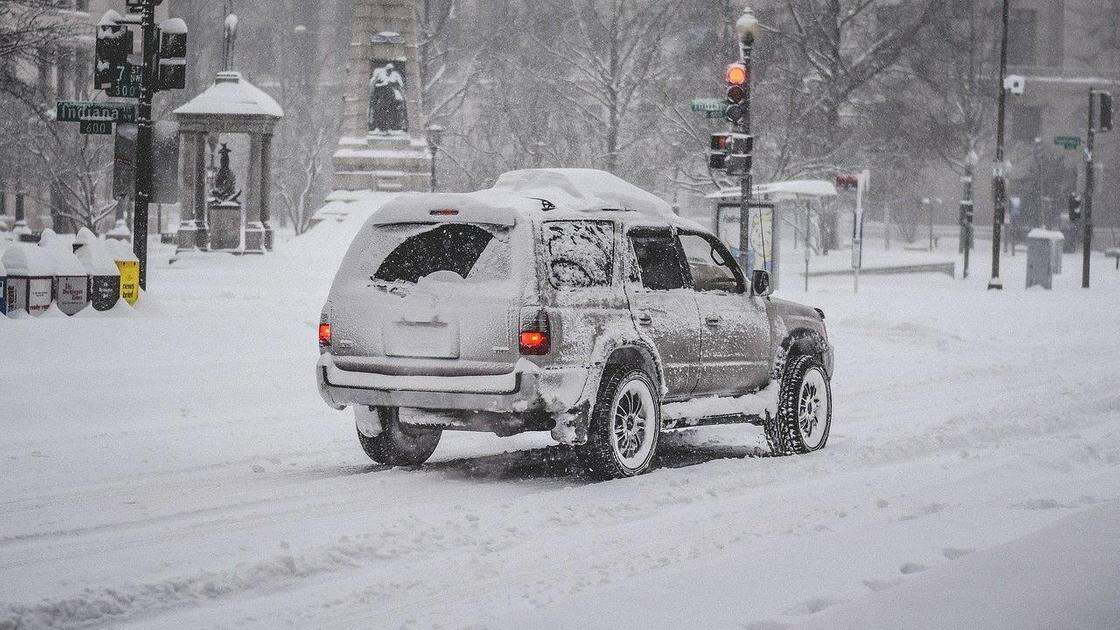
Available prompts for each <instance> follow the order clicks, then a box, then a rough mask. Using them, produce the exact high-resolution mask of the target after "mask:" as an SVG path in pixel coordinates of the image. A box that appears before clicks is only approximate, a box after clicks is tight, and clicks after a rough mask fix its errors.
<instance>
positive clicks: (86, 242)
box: [74, 228, 121, 311]
mask: <svg viewBox="0 0 1120 630" xmlns="http://www.w3.org/2000/svg"><path fill="white" fill-rule="evenodd" d="M74 255H75V256H77V257H78V260H80V261H82V266H84V267H85V269H86V273H88V274H89V299H90V302H91V303H92V304H93V308H94V310H98V311H107V310H110V309H112V308H113V307H114V306H116V305H117V301H118V300H120V299H121V271H120V269H117V264H116V263H114V262H113V258H112V256H110V255H109V252H108V251H106V247H105V243H103V242H101V241H99V240H98V239H97V237H96V236H94V235H93V232H90V231H89V229H88V228H82V229H81V230H79V231H78V236H77V237H76V238H75V239H74Z"/></svg>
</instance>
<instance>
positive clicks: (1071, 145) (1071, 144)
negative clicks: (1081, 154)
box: [1054, 136, 1081, 151]
mask: <svg viewBox="0 0 1120 630" xmlns="http://www.w3.org/2000/svg"><path fill="white" fill-rule="evenodd" d="M1054 144H1056V145H1057V146H1059V147H1062V148H1063V149H1065V150H1066V151H1076V150H1077V149H1079V148H1081V138H1079V137H1078V136H1058V137H1057V138H1054Z"/></svg>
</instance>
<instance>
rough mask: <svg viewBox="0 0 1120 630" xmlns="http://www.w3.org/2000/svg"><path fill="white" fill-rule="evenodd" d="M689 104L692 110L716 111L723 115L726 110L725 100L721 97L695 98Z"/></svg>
mask: <svg viewBox="0 0 1120 630" xmlns="http://www.w3.org/2000/svg"><path fill="white" fill-rule="evenodd" d="M689 105H690V107H692V111H694V112H709V113H711V112H718V113H719V115H720V116H723V115H724V112H726V111H727V100H726V99H722V98H695V99H692V102H691V103H690V104H689Z"/></svg>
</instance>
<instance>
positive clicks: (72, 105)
mask: <svg viewBox="0 0 1120 630" xmlns="http://www.w3.org/2000/svg"><path fill="white" fill-rule="evenodd" d="M100 118H107V119H109V120H110V121H112V122H114V123H134V122H136V106H135V105H131V104H126V103H94V102H92V101H59V102H58V107H57V109H56V111H55V120H57V121H58V122H81V121H83V120H93V119H100Z"/></svg>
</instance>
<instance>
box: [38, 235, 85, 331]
mask: <svg viewBox="0 0 1120 630" xmlns="http://www.w3.org/2000/svg"><path fill="white" fill-rule="evenodd" d="M39 247H40V248H42V250H43V251H44V252H46V253H47V255H48V256H50V257H51V260H52V261H53V262H54V302H55V304H57V305H58V310H60V311H62V312H63V313H65V314H67V315H77V314H78V313H80V312H81V311H82V309H84V308H85V307H86V306H89V273H87V272H86V268H85V265H83V264H82V261H80V260H78V257H77V256H75V255H74V251H73V249H72V247H71V245H70V243H68V242H66V241H63V240H62V238H60V237H59V236H58V234H55V232H54V230H50V229H48V230H43V236H42V237H41V238H40V239H39Z"/></svg>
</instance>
